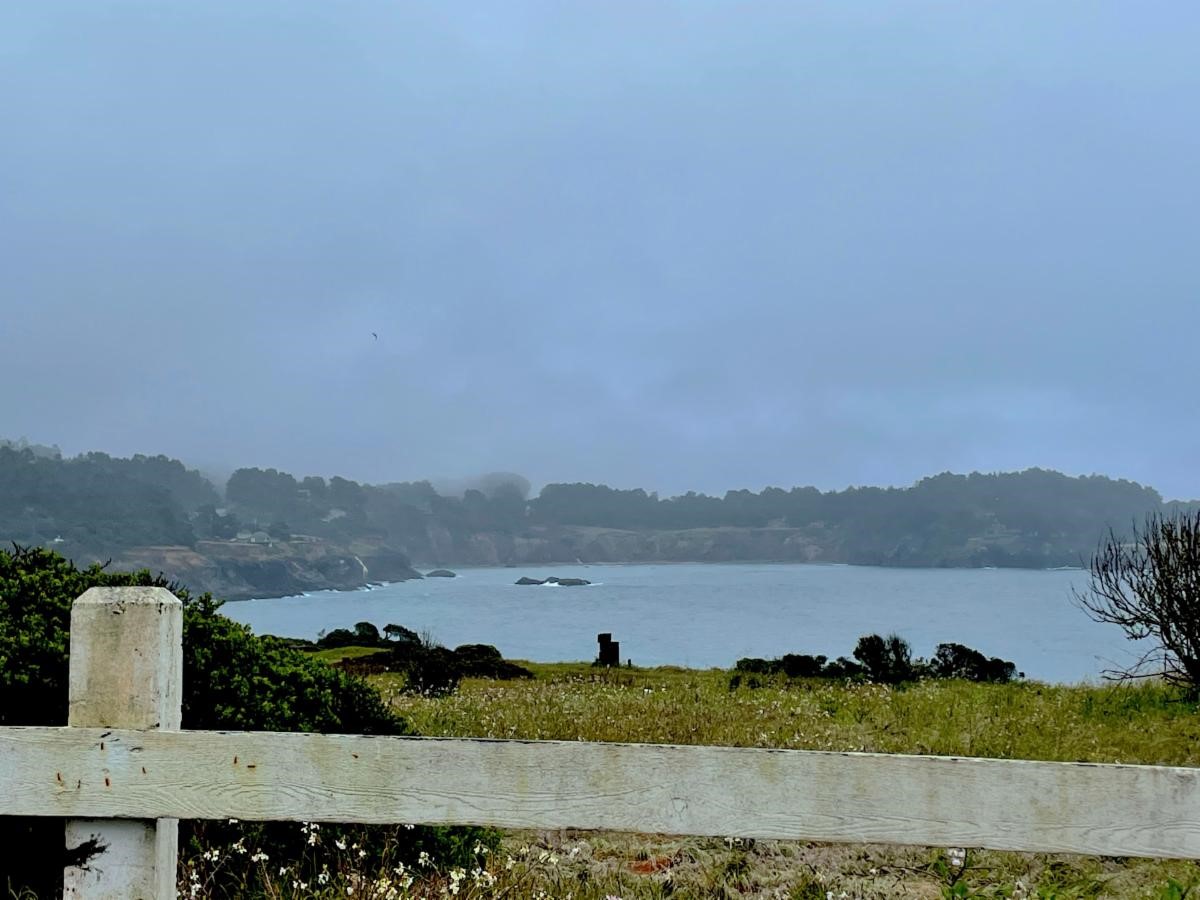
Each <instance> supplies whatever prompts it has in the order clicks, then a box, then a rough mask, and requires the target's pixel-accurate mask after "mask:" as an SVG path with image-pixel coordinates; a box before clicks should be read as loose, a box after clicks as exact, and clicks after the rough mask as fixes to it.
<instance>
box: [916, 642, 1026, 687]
mask: <svg viewBox="0 0 1200 900" xmlns="http://www.w3.org/2000/svg"><path fill="white" fill-rule="evenodd" d="M929 668H930V674H932V675H933V676H934V677H935V678H963V679H966V680H967V681H993V682H998V683H1000V684H1004V683H1007V682H1009V681H1012V680H1013V679H1014V678H1016V677H1017V675H1018V672H1017V667H1016V665H1015V664H1014V663H1011V662H1009V661H1008V660H1004V659H1000V658H999V657H996V656H993V657H991V658H988V657H986V656H984V655H983V654H982V653H980V652H979V651H978V650H972V649H971V648H970V647H965V646H963V645H962V644H954V643H949V644H938V645H937V651H936V652H935V653H934V655H933V659H932V660H931V661H930V664H929Z"/></svg>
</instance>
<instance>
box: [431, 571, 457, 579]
mask: <svg viewBox="0 0 1200 900" xmlns="http://www.w3.org/2000/svg"><path fill="white" fill-rule="evenodd" d="M425 577H426V578H457V577H458V574H457V573H455V572H451V571H450V570H449V569H434V570H433V571H432V572H426V573H425Z"/></svg>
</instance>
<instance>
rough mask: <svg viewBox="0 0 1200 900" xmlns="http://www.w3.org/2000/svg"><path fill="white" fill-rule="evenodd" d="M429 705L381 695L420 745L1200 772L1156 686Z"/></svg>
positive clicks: (602, 678) (587, 678)
mask: <svg viewBox="0 0 1200 900" xmlns="http://www.w3.org/2000/svg"><path fill="white" fill-rule="evenodd" d="M522 665H524V666H526V667H527V668H529V669H531V670H532V671H533V672H534V674H535V676H536V677H535V678H534V680H532V681H523V682H499V681H489V680H485V679H467V680H465V681H464V682H463V683H462V686H461V688H460V689H459V691H458V693H456V694H454V695H453V696H450V697H445V698H441V699H429V698H425V697H418V696H412V695H405V694H402V693H399V692H397V690H396V688H397V687H398V685H399V681H398V676H386V675H385V676H380V677H379V678H378V679H377V680H376V683H377V684H378V685H379V686H380V687H381V688H382V689H383V690H384V692H385V693H386V694H388V695H389V696H390V698H391V700H392V703H393V704H394V705H395V706H396V708H397V709H398V710H399V711H400V712H401V713H403V714H404V715H405V716H407V717H408V718H409V720H410V721H411V722H412V723H413V725H414V726H415V727H416V728H417V730H418V732H420V733H421V734H427V735H439V736H450V737H497V738H523V739H548V740H550V739H552V740H587V741H639V742H647V743H672V744H714V745H723V746H737V747H776V748H789V749H801V750H835V751H844V750H858V751H866V752H878V753H929V754H935V755H955V756H987V757H996V758H1006V759H1045V760H1063V761H1080V762H1124V763H1146V764H1155V765H1183V766H1200V714H1198V711H1197V706H1196V704H1194V703H1189V702H1186V701H1184V700H1183V699H1182V697H1181V696H1180V695H1179V694H1178V692H1176V691H1175V690H1174V689H1172V688H1169V687H1166V686H1164V685H1160V684H1154V683H1142V684H1138V685H1105V686H1076V687H1067V686H1058V685H1045V684H1040V683H1036V682H1029V683H1018V684H1011V685H993V684H972V683H968V682H960V681H927V682H922V683H919V684H915V685H911V686H907V687H899V688H893V687H887V686H884V685H873V684H851V685H847V684H843V683H840V682H829V681H822V680H805V681H795V682H791V683H789V682H786V680H779V681H776V682H774V683H772V684H770V685H769V686H767V687H762V688H757V689H753V690H752V689H748V688H745V687H741V688H738V689H737V690H733V691H731V690H730V689H729V674H730V673H728V672H724V671H720V670H708V671H694V670H686V669H676V668H659V669H619V670H598V669H593V668H591V667H590V666H587V665H584V664H544V663H542V664H539V663H524V662H523V663H522Z"/></svg>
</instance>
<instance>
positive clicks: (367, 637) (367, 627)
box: [354, 622, 383, 647]
mask: <svg viewBox="0 0 1200 900" xmlns="http://www.w3.org/2000/svg"><path fill="white" fill-rule="evenodd" d="M354 636H355V638H357V640H358V642H359V643H360V644H361V645H362V646H364V647H377V646H378V645H379V644H381V643H383V639H382V638H381V637H380V636H379V629H378V628H376V627H375V626H374V625H372V624H371V623H370V622H356V623H355V624H354Z"/></svg>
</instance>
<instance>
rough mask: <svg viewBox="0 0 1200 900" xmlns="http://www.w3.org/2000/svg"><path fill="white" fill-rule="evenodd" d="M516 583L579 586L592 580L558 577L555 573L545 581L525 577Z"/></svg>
mask: <svg viewBox="0 0 1200 900" xmlns="http://www.w3.org/2000/svg"><path fill="white" fill-rule="evenodd" d="M516 583H517V584H557V585H558V586H559V587H578V586H580V585H584V584H591V582H590V581H588V580H587V579H586V578H558V577H557V576H554V575H551V576H550V577H549V578H547V579H546V580H545V581H539V580H538V579H536V578H528V577H525V578H521V579H519V580H518V581H517V582H516Z"/></svg>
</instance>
